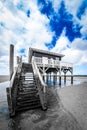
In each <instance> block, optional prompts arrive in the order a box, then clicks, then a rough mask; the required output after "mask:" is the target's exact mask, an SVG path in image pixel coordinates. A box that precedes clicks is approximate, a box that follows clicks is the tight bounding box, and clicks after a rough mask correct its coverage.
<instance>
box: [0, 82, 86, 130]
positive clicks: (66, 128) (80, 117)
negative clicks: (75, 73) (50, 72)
mask: <svg viewBox="0 0 87 130" xmlns="http://www.w3.org/2000/svg"><path fill="white" fill-rule="evenodd" d="M4 90H5V88H4V89H3V91H4ZM0 92H1V91H0ZM4 96H6V94H5V95H4ZM47 98H48V110H47V111H43V110H42V109H41V108H39V109H35V110H28V111H25V112H21V113H18V114H17V115H16V116H15V117H14V118H9V114H8V109H7V102H6V98H4V100H3V102H2V103H1V101H0V130H87V83H83V84H80V85H73V86H67V87H63V88H59V89H58V88H57V87H50V88H49V91H48V94H47ZM1 100H2V98H1Z"/></svg>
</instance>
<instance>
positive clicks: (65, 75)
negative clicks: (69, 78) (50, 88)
mask: <svg viewBox="0 0 87 130" xmlns="http://www.w3.org/2000/svg"><path fill="white" fill-rule="evenodd" d="M64 84H66V72H64Z"/></svg>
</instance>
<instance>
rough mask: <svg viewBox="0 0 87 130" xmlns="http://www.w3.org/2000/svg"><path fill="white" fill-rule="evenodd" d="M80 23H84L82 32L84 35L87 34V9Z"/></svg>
mask: <svg viewBox="0 0 87 130" xmlns="http://www.w3.org/2000/svg"><path fill="white" fill-rule="evenodd" d="M80 24H81V25H82V29H81V34H82V35H83V37H85V36H87V9H86V10H85V13H84V14H83V15H82V16H81V20H80Z"/></svg>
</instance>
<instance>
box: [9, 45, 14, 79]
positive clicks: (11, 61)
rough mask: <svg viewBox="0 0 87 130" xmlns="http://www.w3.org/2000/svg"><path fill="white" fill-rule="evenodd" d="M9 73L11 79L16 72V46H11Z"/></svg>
mask: <svg viewBox="0 0 87 130" xmlns="http://www.w3.org/2000/svg"><path fill="white" fill-rule="evenodd" d="M9 71H10V79H11V77H12V74H13V72H14V45H12V44H11V45H10V59H9Z"/></svg>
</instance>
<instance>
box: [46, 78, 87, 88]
mask: <svg viewBox="0 0 87 130" xmlns="http://www.w3.org/2000/svg"><path fill="white" fill-rule="evenodd" d="M85 81H87V77H74V78H73V85H77V84H81V83H83V82H85ZM46 83H47V84H48V86H51V87H54V86H55V87H58V88H60V87H61V88H62V87H65V86H70V85H71V77H66V83H64V78H63V77H62V78H61V86H60V85H59V79H58V78H57V80H56V82H54V81H53V78H51V80H48V82H46Z"/></svg>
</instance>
